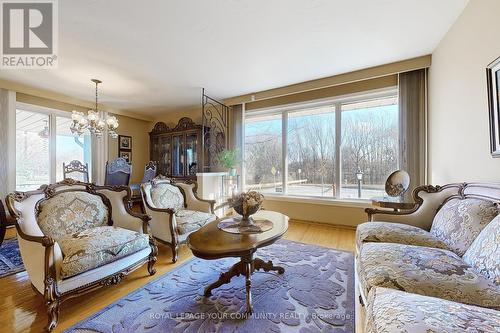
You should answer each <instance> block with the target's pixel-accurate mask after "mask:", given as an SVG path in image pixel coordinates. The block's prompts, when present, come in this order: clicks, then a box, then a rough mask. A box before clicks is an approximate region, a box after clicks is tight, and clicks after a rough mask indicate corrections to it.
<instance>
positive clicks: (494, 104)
mask: <svg viewBox="0 0 500 333" xmlns="http://www.w3.org/2000/svg"><path fill="white" fill-rule="evenodd" d="M486 79H487V86H488V106H489V112H490V151H491V155H492V156H493V157H500V110H499V104H500V57H498V58H497V59H495V61H493V62H492V63H491V64H489V65H488V66H487V67H486Z"/></svg>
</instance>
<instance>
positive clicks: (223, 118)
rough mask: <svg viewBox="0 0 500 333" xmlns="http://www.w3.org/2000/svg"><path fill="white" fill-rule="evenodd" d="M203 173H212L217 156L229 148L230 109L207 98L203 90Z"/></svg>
mask: <svg viewBox="0 0 500 333" xmlns="http://www.w3.org/2000/svg"><path fill="white" fill-rule="evenodd" d="M201 102H202V103H201V104H202V125H203V140H202V145H203V147H202V154H203V156H202V160H203V164H202V165H203V168H202V172H209V171H212V169H213V168H214V167H216V166H217V155H218V154H219V153H220V152H221V151H223V150H224V149H227V148H228V146H229V142H228V140H229V138H228V134H229V111H230V107H229V106H227V105H224V104H223V103H221V102H219V101H217V100H215V99H213V98H211V97H210V96H207V95H206V94H205V89H203V90H202V100H201Z"/></svg>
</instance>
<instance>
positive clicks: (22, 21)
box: [0, 0, 57, 69]
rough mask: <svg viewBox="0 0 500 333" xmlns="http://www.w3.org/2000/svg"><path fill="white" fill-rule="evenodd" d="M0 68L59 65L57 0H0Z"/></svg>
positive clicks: (44, 67)
mask: <svg viewBox="0 0 500 333" xmlns="http://www.w3.org/2000/svg"><path fill="white" fill-rule="evenodd" d="M0 4H1V17H2V25H1V28H2V32H1V36H2V61H1V66H0V67H1V68H2V69H7V68H12V69H29V68H33V69H47V68H55V67H56V66H57V55H56V51H57V1H56V0H46V1H37V2H28V1H19V0H0Z"/></svg>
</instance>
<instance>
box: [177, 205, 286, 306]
mask: <svg viewBox="0 0 500 333" xmlns="http://www.w3.org/2000/svg"><path fill="white" fill-rule="evenodd" d="M253 217H254V218H256V219H259V218H261V219H268V220H270V221H272V222H273V224H274V225H273V228H272V229H271V230H268V231H265V232H262V233H259V234H250V235H240V234H232V233H228V232H225V231H222V230H220V229H219V228H217V224H218V223H219V220H216V221H213V222H210V223H207V224H206V225H205V226H203V227H202V228H200V229H198V230H197V231H195V232H193V233H192V234H190V235H189V236H188V238H187V244H188V246H189V248H190V249H191V251H193V254H194V255H195V256H196V257H198V258H202V259H208V260H211V259H220V258H227V257H238V258H240V261H239V262H238V263H236V264H234V265H233V266H232V267H231V268H230V269H229V270H228V271H227V272H225V273H221V275H220V277H219V279H218V280H217V281H215V282H213V283H211V284H210V285H208V286H207V287H206V288H205V296H210V295H211V294H212V290H213V289H215V288H218V287H220V286H222V285H223V284H226V283H229V282H230V281H231V278H232V277H233V276H239V275H244V276H245V287H246V312H247V313H252V312H253V307H252V293H251V291H250V289H251V286H252V282H251V276H252V273H253V272H254V271H255V270H259V269H262V270H264V271H266V272H269V271H277V272H278V273H279V274H283V273H284V272H285V269H284V268H283V267H279V266H274V265H273V263H272V262H271V261H267V262H266V261H264V260H262V259H260V258H256V257H255V258H254V253H255V251H257V249H258V248H260V247H264V246H268V245H271V244H273V243H274V242H276V241H277V240H278V239H280V238H281V237H282V236H283V235H284V234H285V232H286V231H287V229H288V216H286V215H283V214H281V213H277V212H271V211H259V212H257V213H256V214H255V215H253Z"/></svg>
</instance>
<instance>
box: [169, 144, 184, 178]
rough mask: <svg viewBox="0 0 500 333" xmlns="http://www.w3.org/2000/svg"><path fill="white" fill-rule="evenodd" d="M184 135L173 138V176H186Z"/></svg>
mask: <svg viewBox="0 0 500 333" xmlns="http://www.w3.org/2000/svg"><path fill="white" fill-rule="evenodd" d="M184 162H185V156H184V135H175V136H173V138H172V176H184Z"/></svg>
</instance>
